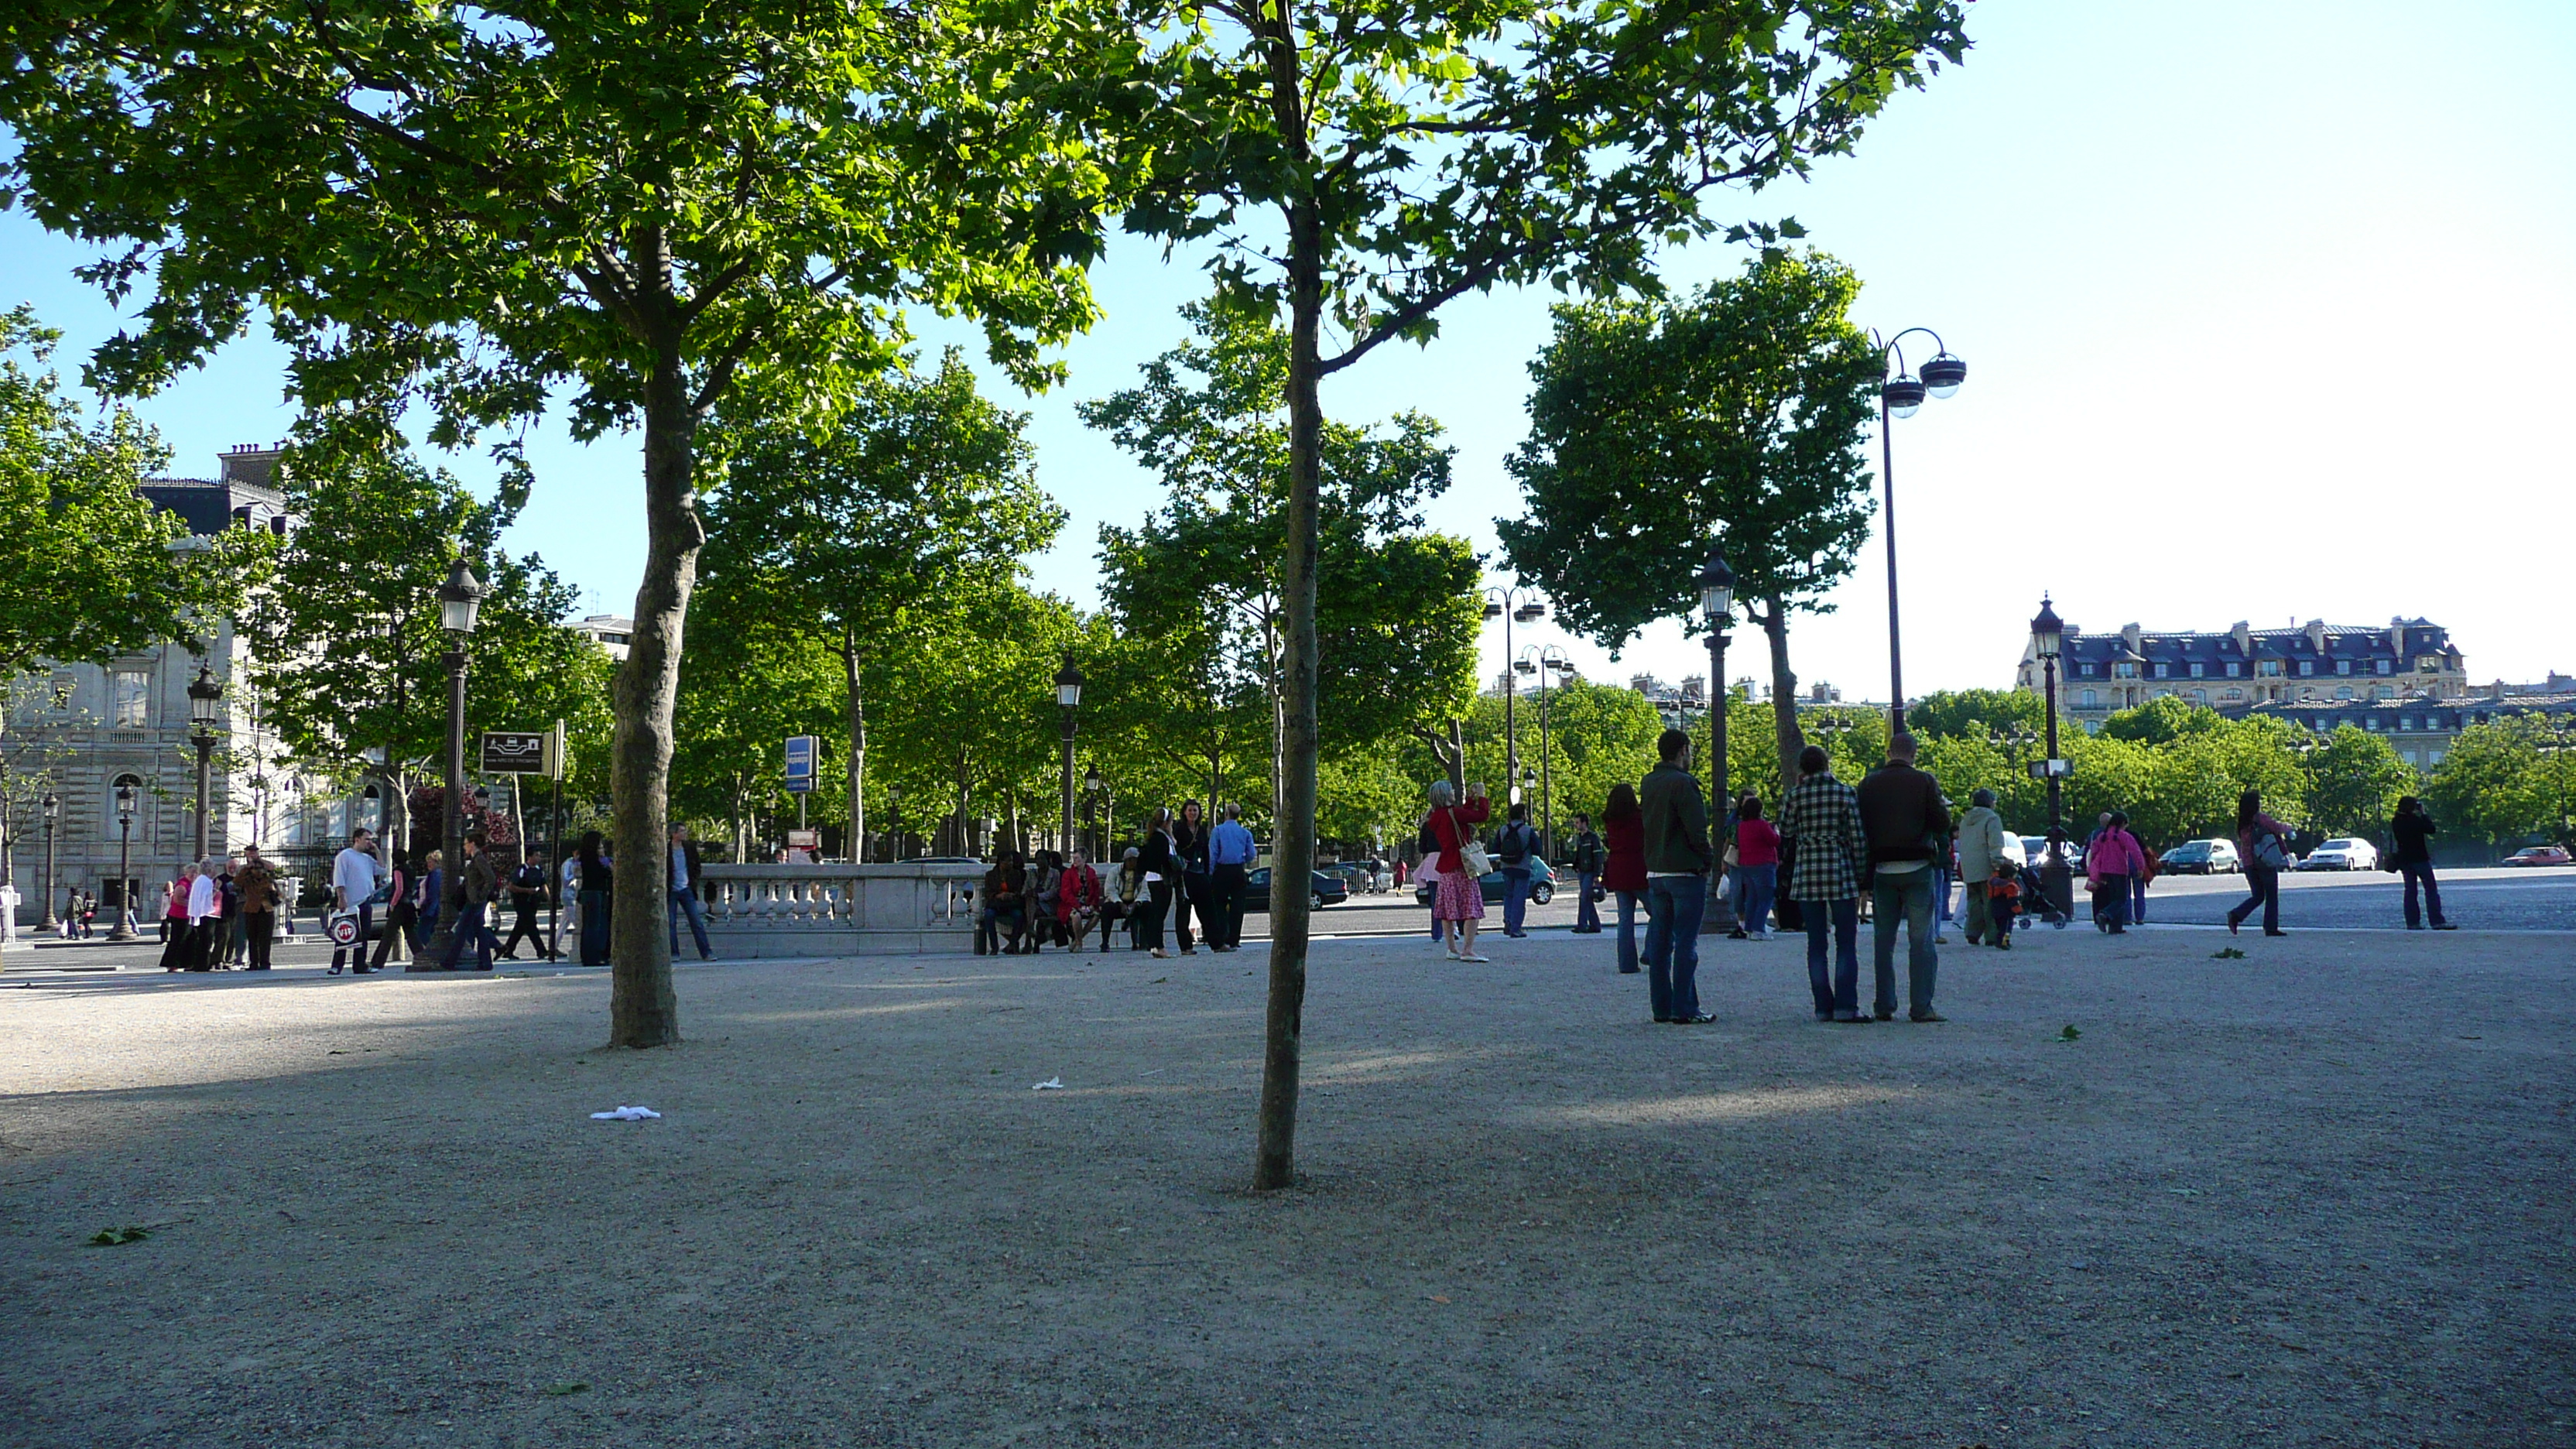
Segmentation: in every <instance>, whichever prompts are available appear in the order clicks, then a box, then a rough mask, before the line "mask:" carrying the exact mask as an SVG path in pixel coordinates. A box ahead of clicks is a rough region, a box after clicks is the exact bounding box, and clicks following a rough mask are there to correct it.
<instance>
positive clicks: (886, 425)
mask: <svg viewBox="0 0 2576 1449" xmlns="http://www.w3.org/2000/svg"><path fill="white" fill-rule="evenodd" d="M856 392H857V401H856V402H855V403H853V404H852V406H851V407H850V409H849V411H848V412H847V413H846V414H844V415H843V417H842V418H841V420H840V422H839V424H838V426H836V427H834V428H833V429H832V430H831V431H830V432H828V433H826V434H825V435H823V436H822V437H820V438H819V439H818V438H814V437H809V436H807V435H806V434H805V433H803V432H801V431H799V430H796V429H793V428H788V427H784V426H779V425H775V424H770V425H764V424H762V423H759V422H754V423H753V424H752V425H750V426H749V427H747V428H745V429H743V430H741V431H740V433H739V434H735V433H733V432H732V430H727V432H726V435H725V436H724V437H723V439H722V445H721V451H722V452H723V453H724V454H725V455H726V457H727V463H726V467H725V471H724V482H723V485H722V487H721V490H720V491H719V492H718V493H717V494H716V497H715V499H714V502H713V503H712V505H711V506H710V507H709V509H708V522H709V525H710V531H711V542H710V543H709V544H708V547H707V556H706V559H705V564H706V574H707V579H706V586H707V587H708V588H709V589H710V591H711V592H713V593H715V594H717V595H720V596H721V597H722V598H723V599H724V601H725V607H724V608H723V609H722V610H721V611H720V615H719V617H737V618H738V617H745V616H747V615H750V614H753V613H757V614H761V615H764V616H766V617H769V618H771V619H775V620H780V621H783V622H784V623H785V624H786V625H787V626H788V627H791V628H799V629H804V630H808V631H811V632H814V633H816V634H818V635H819V636H820V637H822V638H823V639H825V640H827V641H829V643H830V645H831V646H832V647H833V648H834V650H835V651H836V652H837V653H838V654H839V656H840V660H841V670H842V681H843V685H844V690H845V695H844V697H845V701H846V710H845V712H844V715H843V720H842V723H843V724H844V726H845V730H846V736H847V738H848V741H849V755H848V761H847V763H848V785H849V789H848V794H847V797H846V798H847V805H848V809H849V814H848V815H847V816H846V817H845V819H846V821H847V823H848V825H849V828H850V832H851V858H852V859H853V860H856V859H859V858H860V855H859V851H860V850H861V848H862V847H863V846H864V844H865V840H866V835H867V809H866V803H865V798H864V785H865V779H866V761H867V754H868V732H867V712H866V708H865V703H866V699H867V693H868V692H867V688H866V676H867V673H868V668H869V665H870V663H871V662H872V660H873V659H874V658H875V657H876V656H878V655H879V654H880V653H881V652H882V651H883V649H884V648H885V646H887V645H890V644H891V645H893V646H894V647H897V648H901V647H908V646H906V645H903V644H901V643H898V642H896V641H898V640H900V638H901V636H900V635H898V634H897V633H896V632H895V631H894V629H893V627H892V626H893V624H894V622H895V621H896V620H897V619H899V618H901V617H902V616H903V615H904V613H905V612H906V611H907V610H909V609H912V608H914V607H916V606H917V605H919V604H920V603H921V602H922V601H923V600H925V599H933V598H939V597H943V596H946V595H948V594H950V593H952V592H954V591H956V590H957V589H959V588H961V587H964V586H966V584H967V583H968V582H969V581H970V580H975V579H995V578H1009V579H1016V578H1018V577H1020V576H1021V574H1022V573H1023V572H1024V570H1023V568H1022V567H1021V563H1020V560H1021V558H1022V557H1023V556H1024V555H1027V554H1032V553H1037V552H1039V551H1041V550H1043V549H1045V548H1046V547H1047V546H1048V545H1049V544H1051V543H1053V542H1054V541H1055V535H1056V532H1057V530H1058V529H1060V528H1062V527H1063V526H1064V510H1062V509H1060V508H1058V507H1056V505H1055V502H1054V500H1052V499H1050V498H1048V497H1047V495H1046V494H1045V492H1044V491H1042V490H1041V489H1040V488H1039V487H1038V484H1037V478H1036V473H1035V469H1034V467H1033V464H1032V461H1031V449H1030V447H1029V442H1028V437H1027V431H1026V430H1027V425H1028V415H1027V414H1025V413H1013V412H1006V411H1004V410H1003V409H1001V408H998V407H995V406H994V405H993V404H992V403H990V402H988V401H986V400H985V399H984V398H983V397H982V396H981V395H979V394H978V393H977V392H976V390H975V375H974V374H973V373H972V372H970V371H969V370H968V369H967V367H966V364H965V361H964V359H963V358H961V357H960V356H959V355H958V354H957V352H956V351H955V350H953V349H952V350H950V351H949V352H947V353H945V354H943V355H942V357H941V358H940V363H939V370H938V371H937V372H936V373H933V374H931V375H928V376H918V375H915V374H914V373H913V372H912V371H911V370H910V368H909V367H905V368H900V369H896V370H892V371H889V372H887V373H885V374H883V375H882V376H879V377H875V378H870V379H867V380H866V381H864V382H862V383H860V384H859V385H858V387H857V389H856Z"/></svg>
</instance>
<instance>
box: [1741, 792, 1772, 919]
mask: <svg viewBox="0 0 2576 1449" xmlns="http://www.w3.org/2000/svg"><path fill="white" fill-rule="evenodd" d="M1779 885H1780V831H1779V829H1778V828H1777V827H1775V826H1773V825H1772V823H1771V822H1770V821H1768V820H1765V819H1763V818H1762V797H1761V796H1759V795H1747V796H1745V797H1744V798H1743V799H1741V800H1738V801H1737V802H1735V888H1736V889H1737V890H1738V891H1739V892H1741V893H1742V899H1741V901H1740V902H1739V903H1738V904H1737V906H1736V912H1735V913H1736V917H1737V919H1738V920H1740V921H1741V922H1742V923H1743V924H1742V925H1741V926H1740V927H1739V928H1738V929H1737V930H1736V933H1735V934H1737V935H1739V936H1743V937H1745V938H1747V939H1749V940H1755V941H1768V940H1770V939H1771V897H1772V894H1773V892H1774V891H1776V890H1777V889H1778V888H1779Z"/></svg>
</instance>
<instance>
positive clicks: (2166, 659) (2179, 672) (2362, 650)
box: [2013, 618, 2470, 730]
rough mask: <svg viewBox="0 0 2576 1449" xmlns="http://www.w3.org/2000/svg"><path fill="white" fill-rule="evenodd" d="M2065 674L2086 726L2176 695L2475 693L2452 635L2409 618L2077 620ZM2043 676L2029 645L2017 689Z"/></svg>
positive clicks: (2253, 702)
mask: <svg viewBox="0 0 2576 1449" xmlns="http://www.w3.org/2000/svg"><path fill="white" fill-rule="evenodd" d="M2058 672H2059V680H2058V696H2057V706H2058V710H2059V712H2060V713H2061V714H2063V715H2065V716H2066V717H2067V718H2069V719H2071V720H2073V721H2075V722H2076V723H2078V724H2080V725H2081V726H2082V727H2083V728H2085V729H2086V730H2095V729H2099V728H2101V725H2102V721H2104V720H2106V719H2108V718H2110V717H2111V716H2112V715H2113V714H2115V713H2117V712H2119V711H2120V710H2124V709H2134V708H2136V707H2137V706H2139V705H2142V704H2145V703H2146V702H2147V701H2149V700H2151V699H2157V698H2161V697H2163V696H2167V695H2172V696H2176V697H2179V698H2181V699H2183V700H2185V701H2187V702H2189V703H2192V704H2198V705H2207V706H2208V707H2209V708H2211V709H2214V710H2217V711H2219V712H2220V713H2222V714H2243V713H2246V712H2248V711H2250V710H2252V709H2254V708H2256V707H2257V706H2262V705H2293V704H2343V705H2346V706H2348V707H2349V706H2358V705H2366V704H2371V703H2375V702H2378V701H2382V700H2386V701H2391V702H2394V701H2397V700H2401V699H2414V698H2419V697H2422V698H2431V699H2456V698H2460V697H2462V696H2465V695H2466V694H2468V693H2469V690H2470V686H2469V678H2468V665H2467V662H2466V659H2465V658H2464V656H2462V654H2461V653H2460V650H2459V646H2457V645H2455V644H2453V643H2452V642H2451V637H2450V632H2449V631H2448V630H2446V629H2444V628H2442V627H2441V626H2440V625H2438V624H2434V623H2431V622H2429V621H2427V620H2424V619H2405V618H2396V619H2391V620H2389V621H2388V623H2387V625H2386V626H2385V627H2376V626H2374V627H2370V628H2361V627H2357V626H2352V625H2334V624H2328V623H2326V622H2325V621H2323V620H2321V619H2311V620H2309V621H2308V622H2307V623H2305V624H2302V625H2296V626H2293V627H2289V628H2281V629H2256V628H2252V627H2249V626H2248V625H2247V624H2246V623H2245V622H2244V621H2242V620H2239V621H2238V622H2237V623H2236V624H2235V625H2234V626H2232V627H2230V628H2228V629H2226V630H2224V631H2220V632H2215V633H2211V632H2201V631H2197V630H2183V631H2170V630H2148V629H2142V628H2140V627H2139V626H2138V625H2136V624H2128V625H2124V626H2122V627H2121V629H2120V630H2119V632H2117V633H2111V634H2088V633H2086V632H2084V631H2083V630H2082V629H2081V628H2079V627H2077V626H2076V625H2073V624H2069V625H2067V626H2066V636H2065V645H2064V651H2063V657H2062V658H2061V659H2060V660H2059V661H2058ZM2040 679H2041V676H2040V668H2039V660H2038V657H2037V656H2036V654H2035V653H2034V652H2033V651H2032V648H2031V646H2030V645H2029V644H2028V643H2025V644H2024V645H2023V648H2022V657H2021V662H2020V664H2019V666H2018V667H2017V668H2016V670H2015V671H2014V676H2013V682H2014V686H2015V687H2016V688H2019V689H2022V690H2026V691H2028V692H2029V693H2032V694H2037V693H2039V691H2040V687H2041V683H2040Z"/></svg>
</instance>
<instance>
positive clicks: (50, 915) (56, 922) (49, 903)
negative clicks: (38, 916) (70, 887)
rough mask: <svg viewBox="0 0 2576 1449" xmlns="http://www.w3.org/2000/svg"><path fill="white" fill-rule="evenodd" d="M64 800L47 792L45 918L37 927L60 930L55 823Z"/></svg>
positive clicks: (60, 812) (59, 816)
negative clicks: (56, 898)
mask: <svg viewBox="0 0 2576 1449" xmlns="http://www.w3.org/2000/svg"><path fill="white" fill-rule="evenodd" d="M62 814H63V802H62V799H61V797H60V796H57V795H56V794H54V792H53V791H51V790H47V791H46V792H45V919H44V920H43V922H42V923H40V924H39V925H38V926H37V927H36V929H37V930H39V931H53V930H59V929H61V927H62V924H63V923H62V919H61V918H60V917H58V916H56V915H55V914H54V823H55V822H56V821H58V820H60V819H61V818H62Z"/></svg>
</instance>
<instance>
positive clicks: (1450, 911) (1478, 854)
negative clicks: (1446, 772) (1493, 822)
mask: <svg viewBox="0 0 2576 1449" xmlns="http://www.w3.org/2000/svg"><path fill="white" fill-rule="evenodd" d="M1492 818H1493V802H1492V801H1491V800H1490V799H1488V798H1487V797H1486V795H1485V787H1484V786H1483V785H1482V784H1480V783H1471V784H1469V785H1468V786H1467V796H1466V798H1465V799H1464V800H1461V799H1459V798H1458V797H1457V795H1456V793H1455V792H1454V791H1452V790H1451V789H1450V787H1449V782H1448V781H1446V780H1434V781H1432V782H1431V815H1430V820H1429V825H1430V830H1431V842H1432V845H1433V847H1434V848H1433V851H1432V854H1431V856H1430V857H1429V858H1428V859H1427V860H1426V861H1425V862H1424V868H1425V871H1426V873H1427V872H1429V871H1431V870H1435V869H1436V870H1437V871H1438V872H1439V883H1438V884H1436V885H1435V886H1433V887H1432V891H1431V916H1432V922H1433V926H1434V929H1445V930H1446V931H1447V933H1448V934H1447V936H1446V938H1445V939H1446V941H1447V943H1448V948H1449V955H1450V957H1451V958H1452V959H1454V960H1458V961H1467V962H1472V963H1477V964H1482V963H1483V962H1484V961H1485V960H1486V959H1487V958H1485V957H1483V956H1479V955H1477V954H1476V923H1477V922H1478V921H1481V920H1483V919H1484V918H1485V878H1484V876H1483V875H1482V874H1480V873H1478V872H1477V871H1475V870H1473V869H1470V868H1469V866H1468V861H1469V860H1470V858H1471V857H1472V858H1474V859H1475V860H1476V862H1477V864H1479V865H1481V864H1483V863H1484V861H1483V854H1484V849H1483V847H1482V846H1479V845H1477V844H1476V827H1477V826H1479V825H1482V824H1484V823H1485V822H1486V821H1488V820H1490V819H1492ZM1471 847H1472V848H1473V849H1472V851H1471Z"/></svg>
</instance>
